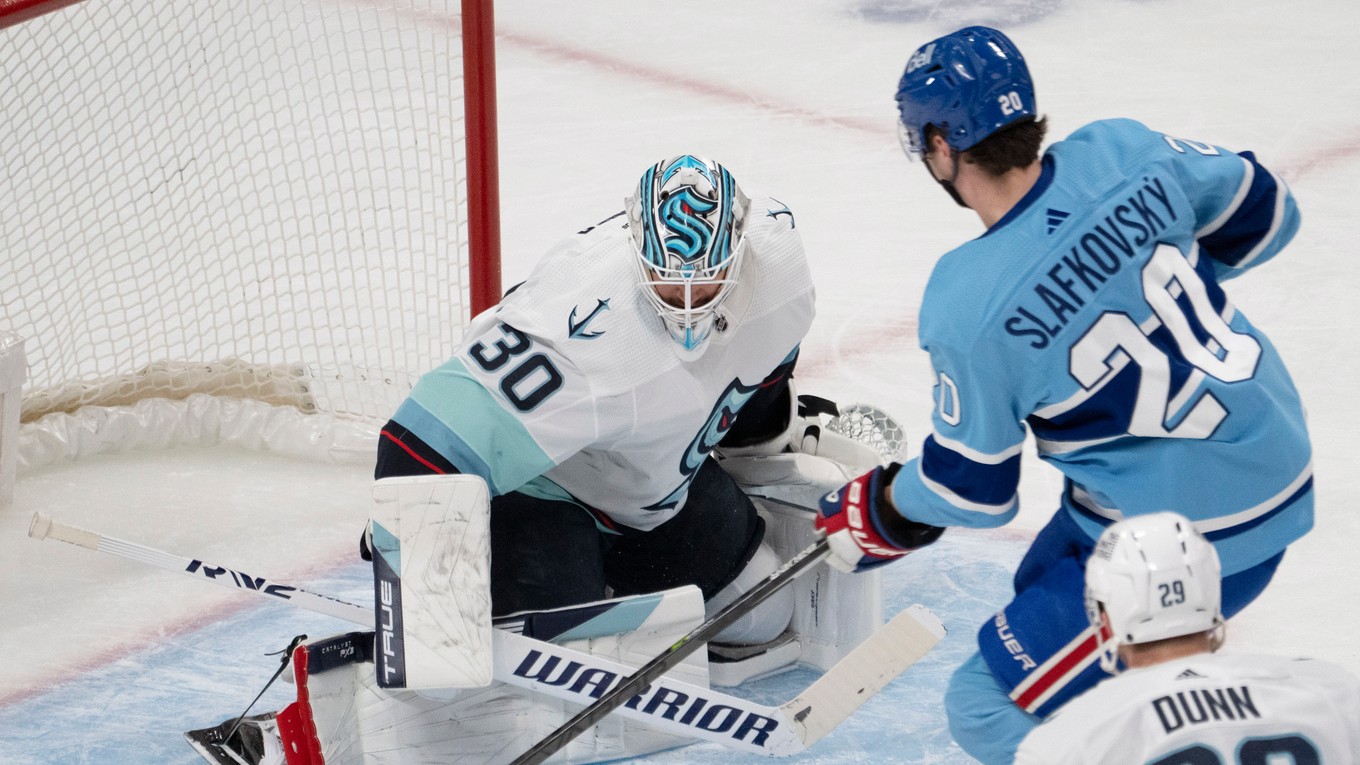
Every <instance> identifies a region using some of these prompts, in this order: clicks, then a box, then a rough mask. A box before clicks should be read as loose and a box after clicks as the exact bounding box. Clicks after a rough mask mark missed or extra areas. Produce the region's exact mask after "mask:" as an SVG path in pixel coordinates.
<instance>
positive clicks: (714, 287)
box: [625, 154, 750, 359]
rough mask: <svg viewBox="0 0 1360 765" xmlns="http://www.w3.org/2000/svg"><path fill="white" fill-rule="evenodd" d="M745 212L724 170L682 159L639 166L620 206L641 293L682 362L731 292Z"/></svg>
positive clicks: (693, 353)
mask: <svg viewBox="0 0 1360 765" xmlns="http://www.w3.org/2000/svg"><path fill="white" fill-rule="evenodd" d="M749 206H750V203H749V200H748V199H747V198H746V195H745V194H743V193H742V191H741V187H739V186H737V182H736V180H735V179H733V178H732V174H731V173H729V172H728V171H727V168H725V167H723V166H722V165H720V164H718V163H717V162H714V161H713V160H710V159H704V158H703V157H696V156H694V155H692V154H682V155H680V156H677V157H671V158H669V159H664V160H662V161H660V162H658V163H656V164H655V165H652V166H651V167H649V168H647V171H646V172H645V173H643V174H642V179H641V180H640V181H638V186H637V190H636V191H635V192H634V193H633V195H632V196H630V197H629V198H628V200H627V203H626V208H625V209H626V210H627V212H628V226H629V229H630V230H631V233H632V236H633V244H634V245H635V246H636V247H637V255H638V259H637V264H638V274H639V278H640V280H641V282H642V286H643V294H644V295H646V297H647V300H648V302H650V303H651V305H652V307H653V308H655V309H656V312H657V314H659V315H660V316H661V319H662V321H663V323H664V324H665V327H666V331H667V332H668V333H669V334H670V336H671V338H672V339H674V340H675V341H676V342H677V343H679V344H680V348H679V349H677V351H678V352H679V353H680V354H681V357H682V358H687V359H692V358H698V357H699V356H700V355H702V354H703V352H704V349H705V348H706V347H707V342H708V339H709V336H710V335H711V334H712V332H713V327H714V323H715V319H716V318H717V311H718V306H719V305H721V304H722V302H723V301H724V300H726V299H727V297H728V295H730V294H731V293H732V289H733V287H734V286H735V284H736V279H737V273H738V271H739V270H740V268H741V260H742V255H743V254H744V252H745V250H746V240H745V237H744V236H743V234H744V230H745V227H746V210H747V208H748V207H749Z"/></svg>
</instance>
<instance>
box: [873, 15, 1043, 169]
mask: <svg viewBox="0 0 1360 765" xmlns="http://www.w3.org/2000/svg"><path fill="white" fill-rule="evenodd" d="M897 109H898V112H899V115H900V118H899V120H898V136H899V137H900V138H901V140H902V149H903V150H904V151H906V153H907V156H908V157H910V158H912V159H917V158H920V157H923V156H925V153H926V148H927V147H926V126H927V125H934V126H935V127H936V128H938V129H939V130H940V131H941V132H943V133H944V134H945V139H946V140H947V141H948V142H949V146H950V147H951V148H953V149H954V150H955V151H967V150H968V149H971V148H973V147H974V146H976V145H977V144H978V142H980V141H982V139H984V138H986V137H987V136H989V135H992V134H993V133H995V132H997V131H999V130H1001V129H1002V128H1005V127H1008V126H1010V125H1014V124H1016V123H1018V122H1022V121H1025V120H1029V119H1034V118H1035V117H1036V116H1037V114H1038V111H1037V109H1036V107H1035V104H1034V81H1033V80H1032V79H1030V76H1029V67H1027V66H1026V65H1025V59H1024V57H1023V56H1021V55H1020V50H1019V49H1018V48H1016V47H1015V43H1013V42H1011V41H1010V38H1008V37H1006V35H1004V34H1002V33H1001V32H1000V31H998V30H995V29H992V28H991V27H981V26H975V27H965V28H964V29H960V30H958V31H957V32H952V33H950V34H947V35H945V36H944V37H941V38H939V39H936V40H933V41H931V42H929V43H926V44H925V45H923V46H921V47H920V48H918V49H917V50H916V51H915V52H914V53H912V54H911V58H910V59H908V60H907V67H906V71H904V72H903V73H902V79H901V80H900V81H899V82H898V85H897Z"/></svg>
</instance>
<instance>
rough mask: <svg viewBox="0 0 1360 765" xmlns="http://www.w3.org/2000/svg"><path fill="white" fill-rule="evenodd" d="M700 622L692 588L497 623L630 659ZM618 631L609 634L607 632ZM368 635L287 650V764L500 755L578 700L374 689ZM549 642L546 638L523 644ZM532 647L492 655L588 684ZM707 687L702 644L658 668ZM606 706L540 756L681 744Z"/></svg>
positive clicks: (581, 674) (613, 753)
mask: <svg viewBox="0 0 1360 765" xmlns="http://www.w3.org/2000/svg"><path fill="white" fill-rule="evenodd" d="M702 620H703V598H702V595H701V594H700V593H699V590H698V589H697V588H695V587H684V588H679V589H676V590H669V591H667V592H664V593H657V594H652V595H640V596H636V597H630V598H619V599H615V600H610V601H601V602H599V603H590V604H585V605H583V606H577V607H571V608H566V609H557V610H555V611H551V612H535V613H534V614H521V615H519V616H518V617H516V618H510V619H509V620H508V624H507V626H509V627H510V628H512V629H523V630H524V631H525V632H526V633H534V632H538V633H541V634H543V635H544V636H549V635H553V636H555V637H552V638H550V640H551V644H560V645H562V646H565V647H568V648H573V649H575V650H577V651H582V652H584V653H588V654H590V655H592V656H602V657H607V658H609V659H612V660H614V661H619V662H625V663H628V664H629V665H630V666H637V665H639V664H642V663H645V662H646V661H647V660H650V659H651V658H652V657H654V656H655V655H656V654H659V653H661V652H662V651H663V650H665V649H666V648H667V647H668V646H669V645H671V644H672V643H674V642H675V641H676V640H677V639H678V638H680V637H681V636H683V635H684V634H686V633H687V632H689V631H690V630H691V629H693V628H694V627H696V626H698V625H699V624H700V623H701V622H702ZM620 629H622V630H624V632H621V633H620V632H617V630H620ZM369 637H370V636H369V635H368V634H367V633H349V634H348V635H340V636H335V637H332V638H327V639H324V640H318V641H312V642H310V643H308V644H307V646H306V647H305V650H300V651H298V652H297V653H295V654H294V657H293V661H294V677H295V679H296V681H297V682H296V685H297V688H298V701H297V703H295V704H292V705H290V706H289V707H287V708H286V709H285V710H284V711H283V712H281V713H280V714H279V716H278V722H279V728H280V731H281V732H282V734H283V742H284V745H285V747H286V748H287V749H289V750H290V751H291V756H290V759H289V761H290V762H294V761H295V759H296V761H297V762H300V763H305V765H322V763H324V765H360V764H361V763H362V764H363V765H415V764H417V763H478V764H479V765H481V764H491V765H494V764H495V763H507V762H511V761H512V760H514V759H515V758H516V757H517V756H519V755H520V754H522V753H524V752H525V751H527V750H528V749H529V748H530V747H531V746H533V745H534V744H535V743H536V742H537V741H538V740H539V739H541V738H543V737H544V736H546V735H548V734H549V733H551V732H552V731H553V730H554V729H556V728H557V727H558V726H559V725H561V724H562V723H564V722H566V721H567V720H568V719H570V718H571V716H572V715H574V714H575V713H576V712H578V711H579V710H580V709H581V704H579V703H573V702H570V701H565V700H562V699H560V698H556V697H553V696H549V695H547V694H544V693H539V692H535V691H532V690H528V689H526V688H522V687H515V686H511V685H507V684H504V683H501V682H496V683H493V684H492V685H490V686H489V687H486V688H479V689H456V690H449V691H446V692H441V693H439V694H437V695H436V694H434V693H431V692H421V693H416V692H412V691H407V690H389V689H384V688H380V687H378V685H377V683H376V682H375V680H374V673H373V671H372V667H371V666H369V664H368V663H367V659H368V656H367V655H366V652H368V651H369V650H370V648H369V646H371V645H372V643H371V641H370V640H368V638H369ZM528 645H530V646H533V645H539V646H543V647H548V646H549V645H550V643H546V642H538V641H537V640H533V641H529V643H528ZM539 653H540V652H539V651H534V650H529V651H528V652H527V653H525V654H524V655H519V654H516V655H506V656H498V657H497V661H499V662H502V663H508V664H509V665H510V666H511V667H513V668H514V672H515V674H518V675H522V676H525V677H526V678H532V679H534V680H536V681H538V682H543V683H547V684H549V685H551V686H555V687H563V686H575V685H582V684H585V685H589V684H590V683H592V682H597V680H596V679H592V678H593V675H591V672H592V670H589V669H586V668H584V667H581V666H580V665H577V664H574V663H572V662H558V661H556V660H552V659H547V660H545V658H544V657H542V656H537V654H539ZM667 677H668V678H677V679H680V680H683V681H685V682H688V683H692V684H694V685H697V686H705V687H706V686H707V683H708V674H707V662H706V660H705V659H704V657H703V654H702V652H700V653H699V654H697V655H694V656H691V657H689V659H687V660H686V661H685V662H683V663H682V664H681V665H679V666H678V667H676V668H675V669H674V670H672V671H671V672H670V673H668V674H667ZM691 741H692V739H690V738H688V737H685V736H680V735H674V734H671V733H664V732H659V731H656V730H654V729H653V728H652V727H650V726H647V725H644V724H642V723H640V722H638V721H636V720H630V719H626V718H624V717H622V716H619V715H611V716H609V717H607V718H606V719H604V720H602V721H601V722H600V723H599V724H597V725H596V726H595V727H594V728H593V729H592V730H591V731H590V732H589V733H587V734H585V735H583V736H581V737H579V738H578V739H577V740H575V741H573V742H572V743H571V744H570V745H569V746H568V747H567V748H566V749H565V750H563V751H562V752H559V753H558V754H556V755H555V756H553V757H552V758H551V759H550V760H549V762H554V763H586V762H603V761H608V760H615V759H622V758H627V757H636V756H639V755H643V754H647V753H649V752H656V751H660V750H662V749H669V748H673V747H676V746H681V745H684V744H688V743H691Z"/></svg>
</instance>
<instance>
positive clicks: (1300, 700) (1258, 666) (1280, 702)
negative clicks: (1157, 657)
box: [1015, 654, 1360, 765]
mask: <svg viewBox="0 0 1360 765" xmlns="http://www.w3.org/2000/svg"><path fill="white" fill-rule="evenodd" d="M1015 762H1016V765H1038V764H1039V763H1042V764H1043V765H1086V764H1087V763H1093V762H1100V763H1116V762H1117V763H1131V765H1182V763H1204V765H1219V764H1221V765H1235V764H1237V763H1241V764H1242V765H1266V764H1267V763H1276V762H1279V763H1286V762H1287V763H1295V765H1298V764H1300V763H1305V762H1310V763H1341V762H1346V763H1354V762H1360V680H1357V679H1356V677H1355V676H1354V675H1352V674H1351V673H1349V672H1347V671H1346V670H1345V669H1343V668H1342V667H1339V666H1337V665H1335V664H1330V663H1328V662H1322V661H1314V660H1309V659H1298V660H1293V659H1284V658H1279V657H1274V656H1233V655H1213V654H1200V655H1198V656H1194V657H1190V658H1186V659H1177V660H1174V661H1170V662H1167V663H1165V664H1158V665H1156V666H1152V667H1145V668H1142V669H1133V670H1128V671H1126V672H1123V673H1121V674H1120V675H1119V676H1117V677H1113V678H1110V679H1108V680H1105V681H1103V682H1101V683H1100V684H1099V685H1097V686H1096V687H1094V688H1092V689H1091V690H1089V691H1087V692H1086V693H1084V694H1082V695H1081V696H1078V697H1077V698H1075V699H1073V700H1072V701H1069V702H1068V703H1067V704H1066V705H1065V706H1063V707H1062V708H1061V709H1059V710H1058V711H1057V712H1056V713H1055V714H1054V715H1052V716H1051V717H1049V718H1048V720H1047V721H1046V722H1045V723H1044V724H1043V725H1040V726H1038V727H1037V728H1035V729H1034V730H1032V731H1030V733H1029V735H1028V736H1027V737H1026V738H1025V740H1024V741H1023V742H1022V743H1021V744H1020V748H1019V750H1018V751H1017V752H1016V756H1015Z"/></svg>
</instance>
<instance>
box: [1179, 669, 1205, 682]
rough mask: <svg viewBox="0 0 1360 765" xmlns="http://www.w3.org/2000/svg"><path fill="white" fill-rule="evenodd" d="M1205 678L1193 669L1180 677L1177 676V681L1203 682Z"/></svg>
mask: <svg viewBox="0 0 1360 765" xmlns="http://www.w3.org/2000/svg"><path fill="white" fill-rule="evenodd" d="M1203 678H1204V675H1201V674H1200V673H1198V672H1196V671H1195V670H1193V669H1187V670H1185V671H1184V672H1182V673H1180V674H1179V675H1176V679H1177V680H1202V679H1203Z"/></svg>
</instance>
